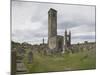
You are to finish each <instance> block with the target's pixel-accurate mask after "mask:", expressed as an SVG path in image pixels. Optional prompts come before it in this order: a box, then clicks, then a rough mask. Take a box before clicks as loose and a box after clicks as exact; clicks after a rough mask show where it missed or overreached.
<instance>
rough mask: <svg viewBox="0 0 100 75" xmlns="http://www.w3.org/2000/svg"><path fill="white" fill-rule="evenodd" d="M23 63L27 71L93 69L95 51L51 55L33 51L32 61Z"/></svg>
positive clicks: (94, 65) (94, 66)
mask: <svg viewBox="0 0 100 75" xmlns="http://www.w3.org/2000/svg"><path fill="white" fill-rule="evenodd" d="M25 61H26V60H25ZM25 64H26V66H27V68H28V72H29V73H36V72H51V71H52V72H53V71H69V70H84V69H95V68H96V55H95V51H85V52H79V53H73V54H67V53H64V54H62V55H51V56H45V55H40V54H38V53H35V54H34V56H33V63H32V64H27V63H25Z"/></svg>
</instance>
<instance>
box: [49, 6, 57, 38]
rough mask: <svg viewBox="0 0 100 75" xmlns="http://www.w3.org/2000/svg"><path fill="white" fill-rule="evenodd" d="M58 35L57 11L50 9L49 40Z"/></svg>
mask: <svg viewBox="0 0 100 75" xmlns="http://www.w3.org/2000/svg"><path fill="white" fill-rule="evenodd" d="M56 35H57V11H56V10H54V9H52V8H50V10H49V11H48V38H50V37H54V36H56Z"/></svg>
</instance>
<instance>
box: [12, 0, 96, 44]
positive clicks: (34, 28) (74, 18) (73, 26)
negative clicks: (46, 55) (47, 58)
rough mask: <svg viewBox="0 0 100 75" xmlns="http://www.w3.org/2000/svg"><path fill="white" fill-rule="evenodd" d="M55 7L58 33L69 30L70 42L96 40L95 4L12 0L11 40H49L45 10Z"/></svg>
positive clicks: (46, 11)
mask: <svg viewBox="0 0 100 75" xmlns="http://www.w3.org/2000/svg"><path fill="white" fill-rule="evenodd" d="M50 8H53V9H55V10H57V34H58V35H62V36H63V35H64V32H65V30H67V31H71V34H72V36H71V39H72V40H71V43H72V44H73V43H81V42H84V41H89V42H94V41H95V36H96V35H95V26H96V25H95V6H83V5H70V4H51V3H38V2H32V1H31V2H28V1H16V0H13V1H12V14H11V18H12V22H11V23H12V24H11V25H12V40H13V41H15V42H20V43H22V42H28V43H30V44H40V43H42V39H43V38H44V39H45V43H47V40H48V11H49V9H50Z"/></svg>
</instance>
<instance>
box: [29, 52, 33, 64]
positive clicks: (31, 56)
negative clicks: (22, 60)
mask: <svg viewBox="0 0 100 75" xmlns="http://www.w3.org/2000/svg"><path fill="white" fill-rule="evenodd" d="M32 62H33V53H32V51H30V52H29V53H28V63H29V64H32Z"/></svg>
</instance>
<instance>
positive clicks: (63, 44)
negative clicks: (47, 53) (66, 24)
mask: <svg viewBox="0 0 100 75" xmlns="http://www.w3.org/2000/svg"><path fill="white" fill-rule="evenodd" d="M70 46H71V32H69V34H67V30H65V35H64V36H62V35H57V11H56V10H55V9H52V8H50V10H49V11H48V47H49V49H50V50H51V51H55V52H62V51H63V50H66V49H67V48H68V47H70Z"/></svg>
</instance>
